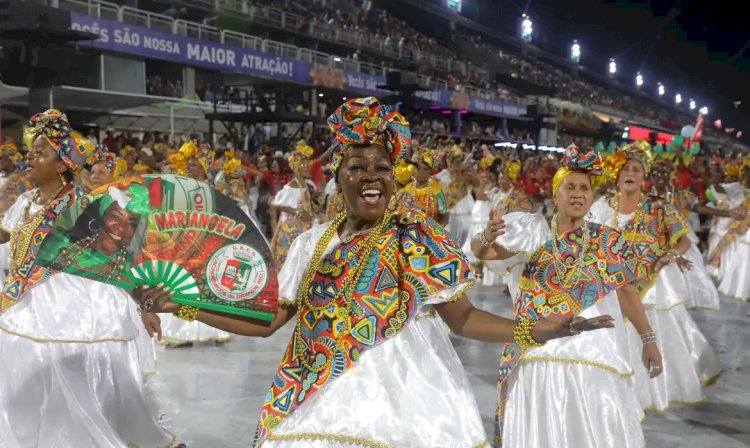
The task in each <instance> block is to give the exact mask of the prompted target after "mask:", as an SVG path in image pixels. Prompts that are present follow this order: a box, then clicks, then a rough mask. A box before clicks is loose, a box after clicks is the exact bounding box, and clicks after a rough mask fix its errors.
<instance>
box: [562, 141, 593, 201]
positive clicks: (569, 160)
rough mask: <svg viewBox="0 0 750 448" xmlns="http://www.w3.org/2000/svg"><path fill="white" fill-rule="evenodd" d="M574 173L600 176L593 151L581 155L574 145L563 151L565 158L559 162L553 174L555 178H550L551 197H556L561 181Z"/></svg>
mask: <svg viewBox="0 0 750 448" xmlns="http://www.w3.org/2000/svg"><path fill="white" fill-rule="evenodd" d="M574 172H577V173H583V174H586V175H588V176H589V177H591V176H598V175H600V174H602V167H601V159H600V158H599V155H598V154H596V153H595V152H594V151H589V152H587V153H583V152H581V150H579V149H578V147H577V146H575V145H570V146H568V147H567V148H566V149H565V156H564V157H563V159H562V161H561V162H560V168H558V170H557V172H556V173H555V177H553V178H552V197H555V196H557V190H559V189H560V185H562V182H563V180H565V178H566V177H568V176H570V174H571V173H574Z"/></svg>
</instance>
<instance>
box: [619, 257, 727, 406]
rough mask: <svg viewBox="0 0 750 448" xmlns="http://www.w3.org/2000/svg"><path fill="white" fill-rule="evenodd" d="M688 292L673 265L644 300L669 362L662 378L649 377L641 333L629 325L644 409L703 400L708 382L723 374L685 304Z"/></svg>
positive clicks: (639, 395) (631, 353) (647, 314)
mask: <svg viewBox="0 0 750 448" xmlns="http://www.w3.org/2000/svg"><path fill="white" fill-rule="evenodd" d="M688 272H690V271H688ZM687 291H688V286H687V285H686V284H685V279H684V275H683V274H682V272H680V270H679V268H678V267H677V266H675V265H668V266H665V267H664V269H662V271H661V272H660V273H659V276H658V277H657V279H656V282H654V284H653V285H652V286H651V289H649V291H648V292H647V293H646V295H645V297H644V299H643V303H644V306H645V307H646V316H647V317H648V321H649V323H650V324H651V328H653V330H654V332H655V333H656V337H657V344H658V347H659V352H660V353H661V356H662V364H663V366H664V371H663V372H662V374H661V375H659V376H658V377H656V378H654V379H650V378H649V377H648V372H647V370H646V366H644V365H643V361H642V353H643V345H642V343H641V338H640V336H639V335H638V333H637V332H636V331H635V328H633V326H632V325H627V327H628V351H629V354H630V361H631V365H632V366H633V368H634V369H635V376H634V382H635V389H636V391H637V393H638V401H639V402H640V403H641V407H642V408H643V409H644V410H652V409H653V410H657V411H663V410H665V409H667V408H668V407H669V403H670V402H682V403H695V402H698V401H701V400H703V398H704V396H703V390H702V388H703V385H704V384H708V383H709V382H711V381H712V380H713V379H714V378H715V377H716V376H717V375H719V373H721V365H720V364H719V360H718V358H717V357H716V354H715V353H714V351H713V349H712V348H711V346H710V345H709V344H708V341H707V340H706V337H705V336H704V335H703V333H701V331H700V329H699V328H698V325H696V323H695V321H694V320H693V318H692V317H691V316H690V314H689V313H688V311H687V308H686V307H685V305H686V303H687V299H686V298H685V297H687Z"/></svg>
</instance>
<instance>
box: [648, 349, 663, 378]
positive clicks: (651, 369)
mask: <svg viewBox="0 0 750 448" xmlns="http://www.w3.org/2000/svg"><path fill="white" fill-rule="evenodd" d="M643 365H644V366H646V370H647V371H648V376H649V377H651V378H656V377H657V376H659V375H661V374H662V372H664V366H663V365H662V361H661V353H659V348H658V347H657V346H656V343H654V342H651V343H648V344H643Z"/></svg>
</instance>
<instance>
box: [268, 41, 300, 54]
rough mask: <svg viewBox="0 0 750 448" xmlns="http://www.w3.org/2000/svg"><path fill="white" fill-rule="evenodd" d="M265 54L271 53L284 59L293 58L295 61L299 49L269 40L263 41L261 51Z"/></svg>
mask: <svg viewBox="0 0 750 448" xmlns="http://www.w3.org/2000/svg"><path fill="white" fill-rule="evenodd" d="M262 51H265V52H267V53H273V54H275V55H276V56H283V57H286V58H294V59H297V58H298V55H299V48H298V47H296V46H294V45H290V44H285V43H283V42H276V41H275V40H269V39H265V40H264V41H263V50H262Z"/></svg>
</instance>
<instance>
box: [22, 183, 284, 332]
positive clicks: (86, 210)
mask: <svg viewBox="0 0 750 448" xmlns="http://www.w3.org/2000/svg"><path fill="white" fill-rule="evenodd" d="M272 259H273V258H272V256H271V252H270V250H269V249H268V243H267V242H266V240H265V239H264V238H263V235H262V234H261V232H260V231H259V230H258V228H257V227H256V225H255V224H254V222H253V221H252V220H251V219H250V218H249V217H248V216H247V215H246V214H245V213H244V212H243V211H242V210H241V209H240V208H239V207H238V206H237V204H236V203H235V201H233V200H231V199H229V198H227V197H226V196H224V195H222V194H221V193H218V192H217V191H216V190H214V189H213V188H212V187H211V186H209V185H207V184H204V183H202V182H198V181H196V180H193V179H189V178H187V177H182V176H174V175H147V176H137V177H131V178H128V179H124V180H122V181H119V182H116V183H113V184H110V185H107V186H104V187H101V188H99V189H97V190H94V191H92V192H91V193H90V194H88V195H86V196H84V197H83V198H82V199H81V200H80V201H79V202H77V203H75V204H73V205H72V206H71V207H70V208H69V209H67V210H66V211H65V212H63V213H62V214H61V215H60V216H59V217H58V219H57V221H56V222H55V224H54V225H53V227H52V230H51V231H50V233H49V235H48V236H47V238H46V239H45V241H44V243H43V244H42V247H41V248H40V250H39V255H38V257H37V260H38V262H39V263H40V264H41V265H42V266H49V267H51V268H53V269H55V270H58V271H62V272H67V273H70V274H74V275H79V276H82V277H86V278H90V279H93V280H96V281H101V282H104V283H108V284H112V285H116V286H119V287H122V288H125V289H127V290H133V289H135V288H137V287H139V286H156V285H163V286H166V287H167V288H168V289H169V290H170V291H171V292H172V295H173V296H172V297H173V298H172V301H174V302H176V303H180V304H184V305H192V306H196V307H199V308H203V309H208V310H215V311H221V312H225V313H230V314H237V315H242V316H247V317H253V318H258V319H263V320H272V319H273V316H274V313H275V312H276V309H277V306H278V302H277V300H278V281H277V278H276V271H275V269H274V266H273V262H272Z"/></svg>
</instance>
